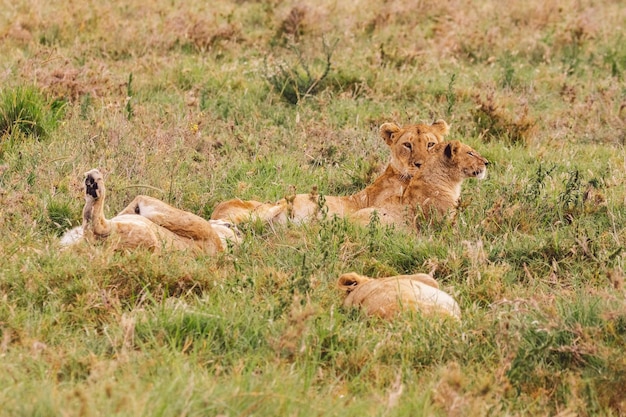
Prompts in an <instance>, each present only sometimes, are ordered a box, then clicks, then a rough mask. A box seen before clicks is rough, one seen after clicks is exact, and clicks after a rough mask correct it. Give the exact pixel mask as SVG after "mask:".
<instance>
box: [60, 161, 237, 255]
mask: <svg viewBox="0 0 626 417" xmlns="http://www.w3.org/2000/svg"><path fill="white" fill-rule="evenodd" d="M105 198H106V188H105V185H104V178H103V176H102V174H101V173H100V171H98V170H97V169H92V170H91V171H89V172H87V173H86V174H85V206H84V208H83V225H82V226H80V227H77V228H74V229H72V230H70V231H68V232H66V234H65V235H64V236H63V237H62V238H61V244H62V245H63V246H69V245H73V244H75V243H78V242H80V241H83V240H86V241H88V242H92V241H106V242H107V244H108V245H110V246H111V247H113V248H114V249H115V250H131V249H135V248H140V247H143V248H148V249H150V250H152V251H154V252H156V253H159V252H161V251H162V250H172V249H174V250H190V251H192V252H193V253H197V254H200V253H207V254H215V253H217V252H220V251H223V250H224V249H226V248H227V247H228V243H229V242H232V243H237V242H238V241H239V236H238V231H237V229H236V228H235V227H234V226H233V225H230V224H228V223H227V222H223V221H212V222H208V221H206V220H204V219H203V218H201V217H199V216H196V215H195V214H193V213H189V212H186V211H183V210H179V209H177V208H174V207H172V206H170V205H168V204H166V203H164V202H162V201H160V200H157V199H156V198H152V197H147V196H138V197H136V198H135V199H134V200H133V202H131V204H129V205H128V206H127V207H126V208H125V209H124V210H123V211H122V212H121V213H120V214H118V215H117V216H115V217H113V218H112V219H107V218H106V217H105V216H104V201H105Z"/></svg>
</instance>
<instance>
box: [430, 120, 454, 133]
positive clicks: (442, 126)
mask: <svg viewBox="0 0 626 417" xmlns="http://www.w3.org/2000/svg"><path fill="white" fill-rule="evenodd" d="M431 126H432V127H434V128H435V129H436V130H437V131H438V132H439V134H440V135H441V136H445V135H447V134H448V133H449V132H450V126H449V125H448V124H447V123H446V121H445V120H443V119H439V120H437V121H435V122H433V124H432V125H431Z"/></svg>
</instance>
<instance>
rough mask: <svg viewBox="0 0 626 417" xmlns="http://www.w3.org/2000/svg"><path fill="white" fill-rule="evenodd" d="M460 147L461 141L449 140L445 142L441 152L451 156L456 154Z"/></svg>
mask: <svg viewBox="0 0 626 417" xmlns="http://www.w3.org/2000/svg"><path fill="white" fill-rule="evenodd" d="M460 147H461V142H459V141H458V140H451V141H450V142H448V143H447V144H446V148H445V149H444V151H443V153H444V155H446V157H448V158H452V156H454V155H456V154H457V152H458V151H459V148H460Z"/></svg>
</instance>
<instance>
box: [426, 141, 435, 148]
mask: <svg viewBox="0 0 626 417" xmlns="http://www.w3.org/2000/svg"><path fill="white" fill-rule="evenodd" d="M426 146H427V147H428V149H430V148H432V147H433V146H435V142H428V145H426Z"/></svg>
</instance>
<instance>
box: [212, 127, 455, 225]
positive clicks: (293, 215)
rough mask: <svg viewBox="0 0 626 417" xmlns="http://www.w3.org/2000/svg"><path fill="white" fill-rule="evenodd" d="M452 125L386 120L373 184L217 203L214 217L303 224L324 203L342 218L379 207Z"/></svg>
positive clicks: (396, 192)
mask: <svg viewBox="0 0 626 417" xmlns="http://www.w3.org/2000/svg"><path fill="white" fill-rule="evenodd" d="M449 130H450V128H449V126H448V124H447V123H446V122H445V121H443V120H437V121H436V122H434V123H432V124H430V125H429V124H415V125H409V126H405V127H399V126H397V125H396V124H394V123H384V124H383V125H382V126H381V127H380V136H381V137H382V138H383V139H384V140H385V143H386V144H387V146H389V148H390V151H391V160H390V162H389V164H388V165H387V168H386V169H385V171H384V172H383V174H382V175H380V176H379V177H378V178H377V179H376V180H375V181H374V182H373V183H372V184H370V185H369V186H367V187H366V188H365V189H364V190H361V191H359V192H358V193H356V194H353V195H350V196H340V197H335V196H325V197H324V200H323V201H320V196H319V195H318V194H317V193H309V194H297V195H295V196H291V197H286V198H284V199H282V200H280V201H278V202H277V203H275V204H271V203H260V202H258V201H252V200H249V201H243V200H239V199H233V200H228V201H225V202H222V203H220V204H218V205H217V206H216V207H215V210H214V211H213V214H212V215H211V219H222V220H226V221H230V222H233V223H240V222H242V221H246V220H254V219H261V220H263V221H269V222H278V223H285V222H286V221H288V220H291V221H293V222H295V223H302V222H306V221H309V220H310V219H313V218H316V217H318V215H319V213H320V208H321V207H322V206H325V208H326V210H327V215H329V216H333V215H337V216H340V217H343V216H346V215H348V214H350V213H354V212H356V211H358V210H360V209H363V208H365V207H372V206H378V205H380V204H382V203H383V202H384V201H386V200H388V199H390V198H392V197H401V196H402V194H403V192H404V190H405V188H406V187H407V185H408V183H409V180H410V179H411V178H412V177H413V176H414V175H415V174H416V173H417V172H418V171H419V170H420V168H421V166H422V165H423V164H424V162H425V160H426V158H427V156H428V150H429V149H430V148H432V147H433V146H435V145H436V144H437V143H439V142H441V141H443V138H444V136H445V135H447V134H448V132H449Z"/></svg>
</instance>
